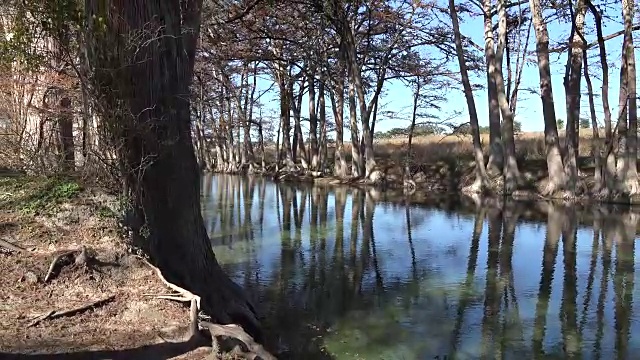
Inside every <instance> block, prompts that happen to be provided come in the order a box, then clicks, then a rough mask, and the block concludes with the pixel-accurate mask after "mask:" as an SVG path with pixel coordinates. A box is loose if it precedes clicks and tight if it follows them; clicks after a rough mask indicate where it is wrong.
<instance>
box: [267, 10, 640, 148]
mask: <svg viewBox="0 0 640 360" xmlns="http://www.w3.org/2000/svg"><path fill="white" fill-rule="evenodd" d="M523 6H524V5H523ZM545 15H546V14H545ZM607 15H609V16H610V17H611V19H612V20H607V19H605V20H604V25H605V26H604V29H603V32H604V35H605V36H606V35H608V34H611V33H614V32H617V31H619V30H622V15H621V11H620V8H619V6H616V8H613V7H611V8H608V9H607ZM461 21H462V22H461V32H462V34H463V35H465V36H467V37H470V38H471V39H472V40H473V41H474V42H475V43H476V44H479V45H480V46H484V37H483V20H482V17H474V18H472V17H469V16H464V17H463V18H461ZM494 21H495V19H494ZM548 31H549V36H550V38H551V46H552V47H553V46H554V44H557V42H558V41H566V39H567V38H568V35H569V31H570V24H568V23H565V24H561V23H558V22H552V23H549V24H548ZM585 32H586V34H585V37H586V38H587V40H588V41H589V42H592V41H595V40H596V33H595V26H594V19H593V17H592V16H591V15H590V14H589V13H587V17H586V30H585ZM634 35H635V36H636V37H637V36H639V35H637V34H634ZM452 41H453V39H452ZM635 42H636V43H637V39H636V41H635ZM621 46H622V36H619V37H617V38H614V39H611V40H609V41H607V42H606V48H607V54H608V57H607V60H608V63H609V89H610V90H609V93H610V99H609V101H610V105H611V112H612V117H613V118H614V119H615V117H616V114H617V109H618V106H617V103H618V93H619V91H618V86H619V64H620V61H621ZM529 50H530V51H534V50H535V34H534V32H533V28H532V29H531V36H530V40H529ZM425 51H430V50H429V49H425ZM598 51H599V50H598V47H594V48H591V49H590V50H589V58H590V60H589V65H590V67H589V70H590V75H591V79H592V82H593V87H594V92H595V93H596V99H595V102H596V112H597V115H598V121H599V122H600V123H602V122H603V111H602V106H601V104H602V100H601V98H600V97H599V96H598V95H599V93H600V88H601V81H600V78H601V76H600V73H601V70H600V61H599V58H598ZM638 55H639V52H638V51H637V50H636V59H640V58H639V57H638ZM529 59H530V60H532V61H533V62H530V63H528V64H526V65H525V68H524V71H523V75H522V82H521V86H520V92H519V96H518V106H517V112H516V120H517V121H520V122H521V124H522V129H523V131H542V130H543V129H544V123H543V119H542V104H541V101H540V97H539V95H538V94H537V93H531V92H528V91H524V89H525V88H531V89H535V90H536V91H538V90H539V76H538V67H537V63H535V56H533V57H529ZM566 59H567V54H566V52H563V53H555V54H551V71H552V74H553V81H552V86H553V95H554V96H553V97H554V100H555V111H556V117H557V118H558V119H566V108H565V97H564V96H565V92H564V87H563V83H562V82H563V76H564V64H565V62H566ZM512 61H513V64H514V65H513V66H514V67H515V54H514V55H513V58H512ZM451 70H453V71H458V66H457V62H455V61H453V62H452V64H451ZM505 80H506V79H505ZM472 82H474V83H477V84H483V85H486V76H485V75H484V74H480V75H479V76H477V75H473V76H472ZM258 84H259V85H258V86H259V87H260V88H261V89H262V90H265V89H267V88H268V87H270V86H271V84H272V82H271V80H270V79H264V80H261V81H259V83H258ZM383 92H384V95H383V96H382V97H381V101H380V104H381V105H383V104H384V105H383V106H382V108H380V109H379V115H378V122H377V124H376V131H386V130H389V129H391V128H394V127H406V126H408V125H409V119H410V115H411V106H412V97H413V94H412V91H411V89H410V88H408V87H407V86H405V85H404V84H402V83H401V82H400V81H389V82H386V83H385V85H384V89H383ZM446 94H447V95H446V98H447V100H446V101H445V102H443V103H442V104H441V110H440V111H439V112H437V113H435V114H436V115H438V116H439V117H440V118H441V119H447V118H451V117H452V115H453V114H455V113H456V112H461V113H460V115H459V116H457V117H454V118H453V122H456V123H462V122H466V121H468V111H467V106H466V103H465V100H464V95H463V92H462V86H461V85H460V86H457V87H454V88H452V89H450V91H447V93H446ZM474 98H475V103H476V109H477V111H478V116H479V121H480V125H481V126H486V125H488V109H487V94H486V90H483V89H480V90H476V91H474ZM277 99H278V93H277V90H276V89H273V90H272V92H271V93H270V94H267V95H265V98H263V100H262V101H263V104H264V105H265V109H263V115H267V114H271V115H273V116H277V114H278V103H277ZM307 102H308V100H307V98H306V97H305V99H304V100H303V106H302V114H303V116H306V115H307V114H308V112H307V111H308V107H307ZM382 111H390V112H394V113H399V116H398V118H394V119H390V118H385V117H384V116H381V115H380V114H381V112H382ZM330 114H331V108H330V102H329V99H327V115H330ZM581 116H584V117H589V109H588V98H587V94H586V84H585V82H584V79H583V80H582V97H581ZM403 119H406V120H403ZM418 121H420V119H418ZM330 136H331V137H333V134H330ZM349 136H350V135H349V134H348V132H347V133H346V134H345V140H347V139H348V138H349Z"/></svg>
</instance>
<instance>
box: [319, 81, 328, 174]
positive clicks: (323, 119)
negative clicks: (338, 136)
mask: <svg viewBox="0 0 640 360" xmlns="http://www.w3.org/2000/svg"><path fill="white" fill-rule="evenodd" d="M325 81H326V79H325V77H324V72H322V71H321V72H320V82H319V83H318V108H319V112H320V146H319V147H320V171H322V172H324V171H325V169H326V168H327V105H326V100H325V99H326V98H325Z"/></svg>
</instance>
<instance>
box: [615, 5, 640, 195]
mask: <svg viewBox="0 0 640 360" xmlns="http://www.w3.org/2000/svg"><path fill="white" fill-rule="evenodd" d="M633 10H634V4H633V1H629V0H623V1H622V16H623V19H624V30H625V34H624V40H623V45H622V54H623V55H622V57H623V64H622V67H621V68H620V101H619V109H620V110H619V116H618V137H619V147H618V154H619V155H618V178H619V179H620V187H621V190H622V191H624V192H625V193H627V194H630V195H631V194H637V193H638V192H640V185H639V184H638V170H637V158H638V115H637V98H636V60H635V51H634V45H633V30H632V28H633V23H632V21H633ZM627 119H628V123H627Z"/></svg>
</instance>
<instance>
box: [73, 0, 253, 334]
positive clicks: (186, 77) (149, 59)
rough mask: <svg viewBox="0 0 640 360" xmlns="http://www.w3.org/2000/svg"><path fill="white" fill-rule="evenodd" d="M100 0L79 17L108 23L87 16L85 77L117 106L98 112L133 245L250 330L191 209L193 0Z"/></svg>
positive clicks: (207, 305) (240, 299) (194, 192)
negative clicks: (114, 145) (114, 156)
mask: <svg viewBox="0 0 640 360" xmlns="http://www.w3.org/2000/svg"><path fill="white" fill-rule="evenodd" d="M103 4H104V3H103V2H101V1H97V0H86V2H85V6H86V9H87V15H88V20H89V21H91V19H92V18H97V17H100V18H102V19H105V22H106V27H107V29H106V31H103V30H102V29H100V30H98V29H96V28H95V27H94V26H96V27H97V26H98V25H93V24H90V25H89V26H90V27H91V29H92V31H91V37H92V38H91V39H90V41H89V43H90V44H92V45H93V48H92V49H91V50H90V53H91V55H90V57H89V58H90V63H91V66H92V70H93V71H94V74H95V77H94V78H93V80H94V84H93V85H94V86H95V87H96V89H97V90H98V91H99V92H100V95H101V97H100V98H101V99H103V100H104V101H105V102H109V104H106V105H110V106H107V107H106V108H107V109H110V110H111V109H114V110H116V109H119V110H120V111H115V114H116V115H113V114H102V115H103V116H104V117H105V121H109V122H110V125H109V126H110V132H111V135H112V136H113V137H114V138H117V139H120V140H122V141H123V143H124V146H123V147H122V150H121V153H120V154H119V155H120V156H121V158H122V160H124V162H125V164H126V166H127V170H128V172H127V173H126V174H124V176H125V185H126V186H127V188H128V190H129V195H130V197H131V201H132V203H133V206H134V208H136V209H139V210H140V212H141V213H142V214H144V218H143V219H140V220H142V221H143V222H144V224H145V225H144V228H145V229H146V231H143V232H142V234H141V235H142V238H141V239H140V240H141V243H140V245H141V246H142V248H143V249H144V250H145V251H147V252H148V254H149V255H150V256H151V258H152V260H153V262H155V263H156V264H157V266H158V267H159V268H160V269H161V270H162V272H163V274H164V276H165V277H166V278H167V280H169V281H171V282H173V283H175V284H176V285H178V286H181V287H183V288H185V289H187V290H190V291H191V292H193V293H195V294H197V295H199V296H201V307H202V309H203V311H205V312H206V313H207V314H209V315H211V316H212V318H213V319H214V320H215V321H218V322H221V323H239V324H241V325H242V326H243V327H244V328H245V329H246V330H247V331H248V332H249V333H251V334H252V335H255V336H259V335H260V334H259V328H258V322H257V320H256V316H255V313H254V309H253V306H252V305H251V304H250V303H249V302H248V300H247V299H246V297H245V295H244V294H243V292H242V290H241V289H240V287H238V286H237V285H236V284H235V283H233V282H232V281H231V280H230V279H229V277H228V276H227V275H226V274H225V273H224V272H223V270H222V269H221V267H220V266H219V264H218V262H217V261H216V257H215V255H214V253H213V250H212V248H211V242H210V240H209V237H208V235H207V232H206V229H205V226H204V222H203V220H202V215H201V210H200V178H199V172H198V169H197V162H196V157H195V154H194V147H193V143H192V139H191V131H190V130H191V117H190V104H189V97H188V96H186V95H187V94H189V84H190V82H191V79H192V76H193V66H194V57H195V48H196V39H197V37H198V33H199V24H200V9H201V5H202V0H187V1H179V0H127V1H114V2H111V6H110V7H108V8H106V7H105V6H104V5H103ZM150 27H151V28H153V29H151V28H150ZM154 27H155V28H154ZM187 28H188V29H189V31H187ZM143 29H144V30H145V31H144V32H142V30H143ZM138 33H148V34H150V36H153V39H148V40H147V39H142V41H141V42H140V43H138V44H136V45H137V46H131V44H130V43H129V41H130V40H132V39H133V37H132V36H131V35H132V34H138ZM151 40H153V41H151ZM140 58H142V59H145V61H139V59H140ZM116 104H120V107H118V106H116ZM127 114H130V115H127Z"/></svg>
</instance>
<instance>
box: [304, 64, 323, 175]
mask: <svg viewBox="0 0 640 360" xmlns="http://www.w3.org/2000/svg"><path fill="white" fill-rule="evenodd" d="M307 84H308V85H309V94H308V95H309V147H310V154H309V155H310V163H311V164H310V165H311V170H313V171H316V170H318V166H319V164H320V159H319V156H320V154H319V153H318V115H317V113H316V85H315V69H314V68H313V67H312V66H310V67H309V70H308V74H307Z"/></svg>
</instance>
